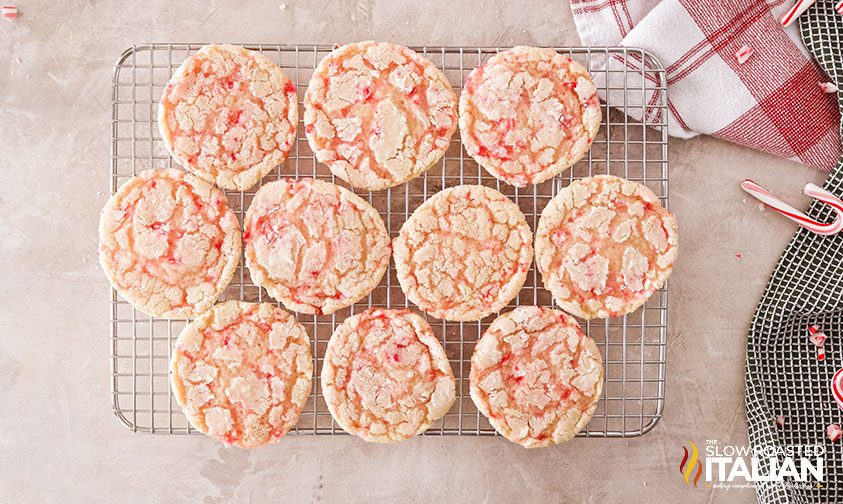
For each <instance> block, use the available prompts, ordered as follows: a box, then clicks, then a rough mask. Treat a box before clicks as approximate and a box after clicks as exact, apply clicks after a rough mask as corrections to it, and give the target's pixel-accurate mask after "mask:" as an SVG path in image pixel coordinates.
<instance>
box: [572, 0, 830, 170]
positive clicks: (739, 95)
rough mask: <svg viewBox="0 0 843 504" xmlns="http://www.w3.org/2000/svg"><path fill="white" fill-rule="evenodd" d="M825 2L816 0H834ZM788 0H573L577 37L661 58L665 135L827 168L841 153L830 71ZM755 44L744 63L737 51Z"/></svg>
mask: <svg viewBox="0 0 843 504" xmlns="http://www.w3.org/2000/svg"><path fill="white" fill-rule="evenodd" d="M832 1H833V0H819V2H832ZM791 6H792V3H791V2H787V1H786V0H766V1H763V0H730V1H728V2H723V1H722V0H571V7H572V10H573V13H574V21H575V23H576V26H577V31H579V34H580V38H581V39H582V42H583V44H585V45H589V46H616V45H622V46H627V47H640V48H642V49H646V50H648V51H649V52H651V53H653V54H654V55H655V56H656V57H657V58H658V59H659V60H661V62H662V64H663V65H664V68H665V70H666V75H667V85H668V104H667V105H668V112H669V121H668V133H669V134H670V135H672V136H677V137H680V138H690V137H693V136H696V135H699V134H700V133H704V134H707V135H713V136H716V137H718V138H722V139H724V140H728V141H731V142H735V143H737V144H741V145H745V146H747V147H751V148H753V149H757V150H761V151H765V152H769V153H771V154H775V155H776V156H780V157H784V158H789V159H793V160H795V161H800V162H802V163H805V164H807V165H810V166H814V167H817V168H820V169H822V170H831V168H832V167H834V165H835V164H836V162H837V160H838V159H839V158H840V110H839V108H838V107H837V96H836V95H835V94H824V93H823V92H822V90H821V89H820V86H819V83H821V82H829V78H828V77H827V76H826V75H825V74H824V73H823V72H822V70H821V69H820V68H819V67H818V66H817V64H816V63H815V62H814V61H813V59H811V57H810V55H809V54H808V52H807V50H806V49H805V47H804V45H803V44H802V41H801V39H800V37H799V32H798V29H797V26H796V23H794V24H792V25H791V26H789V27H788V28H782V26H781V24H779V21H778V19H779V18H780V17H781V16H782V15H783V14H784V13H786V12H787V10H788V9H789V8H790V7H791ZM744 46H748V47H749V48H751V49H752V50H753V51H754V52H753V54H752V56H750V57H749V59H747V60H746V61H745V62H744V63H743V64H741V63H739V62H738V58H737V57H736V56H735V54H736V53H737V52H738V51H739V50H740V49H741V48H743V47H744Z"/></svg>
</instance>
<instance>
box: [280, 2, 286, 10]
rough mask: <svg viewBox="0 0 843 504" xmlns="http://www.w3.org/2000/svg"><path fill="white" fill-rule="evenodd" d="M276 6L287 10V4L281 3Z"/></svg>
mask: <svg viewBox="0 0 843 504" xmlns="http://www.w3.org/2000/svg"><path fill="white" fill-rule="evenodd" d="M278 8H279V9H281V10H287V4H285V3H282V4H281V5H279V6H278Z"/></svg>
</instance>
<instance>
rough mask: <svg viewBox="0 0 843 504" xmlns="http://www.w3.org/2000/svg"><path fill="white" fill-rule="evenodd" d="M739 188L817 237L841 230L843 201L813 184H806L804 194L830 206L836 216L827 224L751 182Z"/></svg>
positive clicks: (747, 180) (842, 224)
mask: <svg viewBox="0 0 843 504" xmlns="http://www.w3.org/2000/svg"><path fill="white" fill-rule="evenodd" d="M741 188H743V190H744V191H746V192H747V193H749V195H750V196H752V197H753V198H755V199H757V200H759V201H761V202H762V203H764V204H765V205H767V206H768V207H770V208H772V209H773V210H775V211H777V212H779V213H780V214H782V215H784V216H785V217H787V218H788V219H790V220H792V221H794V222H796V223H797V224H799V225H800V226H802V227H804V228H805V229H807V230H808V231H811V232H813V233H816V234H818V235H824V236H827V235H833V234H837V233H839V232H840V231H841V230H843V201H841V200H840V198H838V197H836V196H835V195H833V194H831V193H830V192H828V191H826V190H825V189H822V188H820V187H817V186H816V185H815V184H806V185H805V189H804V192H805V194H807V195H808V196H810V197H812V198H814V199H817V200H819V201H822V202H823V203H826V204H828V205H831V207H832V208H834V212H835V213H836V214H837V215H836V216H835V217H834V221H832V222H830V223H828V224H825V223H822V222H818V221H815V220H814V219H812V218H810V217H808V216H807V215H805V214H804V213H802V212H800V211H799V210H797V209H795V208H793V207H792V206H790V205H788V204H787V203H785V202H784V201H782V200H780V199H778V198H776V197H775V196H773V195H772V194H770V192H769V191H767V190H766V189H764V188H763V187H761V186H760V185H758V184H757V183H755V182H754V181H752V180H749V179H746V180H744V181H743V182H741Z"/></svg>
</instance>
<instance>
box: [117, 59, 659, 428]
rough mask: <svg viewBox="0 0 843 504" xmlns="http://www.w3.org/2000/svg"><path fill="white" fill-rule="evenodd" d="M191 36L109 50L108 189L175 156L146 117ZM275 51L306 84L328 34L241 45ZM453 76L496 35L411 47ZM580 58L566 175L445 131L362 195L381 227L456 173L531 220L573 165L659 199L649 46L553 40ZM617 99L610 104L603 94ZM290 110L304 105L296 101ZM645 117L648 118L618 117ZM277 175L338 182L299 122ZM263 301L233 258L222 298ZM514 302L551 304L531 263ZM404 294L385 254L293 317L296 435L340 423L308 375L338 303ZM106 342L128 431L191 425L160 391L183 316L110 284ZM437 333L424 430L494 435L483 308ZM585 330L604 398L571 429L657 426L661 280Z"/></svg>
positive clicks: (238, 201) (437, 327) (238, 202)
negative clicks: (297, 328) (438, 355)
mask: <svg viewBox="0 0 843 504" xmlns="http://www.w3.org/2000/svg"><path fill="white" fill-rule="evenodd" d="M201 46H202V44H169V43H160V44H143V45H135V46H132V47H131V48H129V49H127V50H126V51H125V52H124V53H123V54H122V55H121V56H120V58H119V59H118V60H117V62H116V64H115V67H114V71H113V83H112V84H113V85H112V146H111V150H112V152H111V166H110V177H111V178H110V182H111V192H112V193H114V191H115V190H116V188H117V187H119V186H120V185H121V184H122V183H123V182H125V181H126V180H127V179H128V178H130V177H132V176H134V175H136V174H137V173H138V172H140V171H142V170H145V169H148V168H152V167H158V168H160V167H173V166H175V163H173V161H172V160H171V158H170V156H169V155H168V153H167V151H166V148H165V147H164V144H163V141H162V139H161V137H160V135H159V132H158V126H157V124H156V117H157V112H156V111H157V106H158V99H159V97H160V95H161V93H162V92H163V89H164V86H165V85H166V84H167V81H168V80H169V78H170V76H171V75H172V73H173V72H174V71H175V69H176V68H177V67H178V66H179V65H180V64H181V62H182V61H183V60H184V59H185V58H186V57H187V56H188V55H190V54H192V53H193V52H194V51H196V50H197V49H199V48H200V47H201ZM245 47H247V48H249V49H252V50H257V51H260V52H262V53H264V54H266V55H267V56H269V57H270V58H272V59H274V60H275V61H276V62H277V63H278V64H279V65H280V66H281V67H282V68H284V70H285V72H286V73H287V74H288V75H289V76H290V78H291V79H293V80H294V81H295V83H296V86H297V89H298V94H299V99H301V98H302V97H303V95H304V90H305V89H306V87H307V83H308V80H309V79H310V76H311V74H312V71H313V69H314V67H315V66H316V64H317V63H318V62H319V60H321V59H322V58H323V57H324V56H325V55H326V54H328V52H330V50H331V47H330V46H288V45H270V44H261V45H246V46H245ZM414 49H415V50H417V51H418V52H420V53H422V54H424V55H425V56H426V57H427V58H429V59H430V60H431V61H433V63H434V64H436V65H437V66H438V67H439V68H440V69H442V70H443V71H444V72H445V75H446V76H447V77H448V79H449V80H450V81H451V83H452V84H453V86H454V89H455V90H457V91H458V90H460V89H462V85H463V82H464V80H465V78H466V77H467V75H468V73H469V72H470V71H471V70H472V69H473V68H474V67H476V66H478V65H480V64H482V63H483V62H485V60H487V59H488V58H489V57H490V56H491V55H493V54H495V53H496V52H498V51H500V50H501V49H503V48H499V47H486V48H460V47H417V48H414ZM557 51H559V52H560V53H562V54H565V55H568V56H569V57H572V58H574V59H575V60H577V61H579V62H581V63H582V64H584V65H585V66H586V67H587V68H588V69H589V70H590V71H591V73H592V75H593V76H594V77H595V82H596V83H597V85H598V88H599V91H600V94H601V97H602V98H603V103H602V112H603V126H602V127H601V129H600V133H599V134H598V136H597V138H596V139H595V140H594V142H593V145H592V148H591V150H590V152H589V153H588V157H587V158H585V159H584V160H582V161H581V162H580V163H578V164H577V165H576V166H574V167H573V168H572V169H571V170H569V171H568V172H566V173H565V174H563V175H561V176H559V177H556V178H555V179H553V180H551V181H547V182H545V183H543V184H540V185H538V186H531V187H527V188H523V189H516V188H513V187H511V186H508V185H506V184H501V183H500V182H499V181H498V180H497V179H495V178H493V177H492V176H490V175H489V174H488V173H486V172H485V171H484V170H483V169H482V168H481V167H480V166H479V165H477V163H476V162H474V160H473V159H471V157H470V156H468V155H467V154H466V152H465V150H464V149H463V148H462V145H461V144H460V140H459V133H458V132H457V134H455V135H454V138H453V139H452V141H451V145H450V148H449V149H448V151H447V153H446V154H445V156H444V157H443V159H442V161H441V162H440V163H438V164H437V165H435V166H434V167H432V168H431V169H430V170H429V171H428V172H427V173H426V174H424V175H423V176H421V177H419V178H417V179H415V180H413V181H411V182H409V183H407V184H405V185H402V186H399V187H394V188H392V189H389V190H387V191H381V192H376V193H363V194H361V195H362V196H363V197H364V198H367V199H368V201H369V202H370V203H371V204H372V205H373V206H374V207H375V208H376V209H378V211H379V212H380V214H381V216H382V217H383V219H384V221H385V223H386V225H387V228H388V230H389V232H390V235H391V236H392V237H394V236H395V235H396V233H397V231H398V230H399V228H400V226H401V224H403V222H404V221H405V220H406V219H407V218H408V217H409V215H410V214H411V213H412V211H413V210H414V209H415V208H416V207H417V206H418V205H419V204H421V203H422V202H423V201H424V200H425V199H426V198H427V197H428V196H430V195H432V194H434V193H436V192H437V191H439V190H441V189H442V188H445V187H450V186H454V185H458V184H483V185H486V186H489V187H493V188H496V189H497V190H499V191H501V192H503V193H504V194H506V195H507V196H509V197H510V198H511V199H512V200H513V201H515V202H516V203H517V204H518V205H519V207H520V208H521V210H522V211H523V212H524V214H525V216H526V217H527V221H528V222H529V223H530V224H531V226H532V229H534V230H535V228H536V224H537V221H538V217H539V215H540V213H541V210H542V209H543V208H544V206H545V205H546V204H547V202H548V201H549V200H550V199H551V198H552V197H553V196H554V195H555V194H556V193H557V190H558V189H559V188H561V187H564V186H566V185H568V184H569V183H570V182H571V181H573V180H574V179H576V178H581V177H584V176H588V175H593V174H600V173H612V174H615V175H619V176H622V177H624V178H627V179H630V180H635V181H637V182H640V183H643V184H645V185H647V186H649V187H650V188H651V189H652V190H653V191H654V192H655V193H656V195H658V196H659V198H660V199H661V201H662V203H663V204H665V205H667V199H668V173H667V167H668V158H667V97H666V84H665V75H664V70H663V68H662V66H661V64H660V63H659V62H658V61H657V60H656V59H655V58H654V57H653V56H652V55H650V54H649V53H647V52H646V51H643V50H639V49H631V48H557ZM607 104H608V106H609V107H614V108H617V109H618V110H609V107H607ZM299 106H300V114H299V116H300V117H301V115H302V114H301V110H303V107H302V105H301V103H300V105H299ZM627 114H630V115H632V116H635V117H639V118H640V117H647V125H648V126H647V127H645V126H644V125H642V123H641V122H639V121H634V120H631V119H629V117H628V116H627ZM280 177H314V178H319V179H324V180H329V181H332V182H335V183H337V182H338V183H340V184H343V185H344V182H342V181H341V180H340V181H338V180H336V179H335V178H334V177H333V176H332V174H331V173H330V171H329V170H328V169H327V168H326V167H325V166H324V165H321V164H319V163H317V162H316V159H315V158H314V156H313V154H312V152H311V150H310V148H309V147H308V144H307V140H306V137H305V135H304V127H303V125H301V124H300V125H299V127H298V130H297V138H296V143H295V146H294V148H293V151H292V153H291V155H290V157H289V159H288V160H287V161H286V162H285V163H284V164H282V165H281V166H279V167H277V168H276V169H275V171H274V172H273V173H272V174H270V175H268V176H267V177H266V178H265V179H264V182H267V181H270V180H275V179H277V178H280ZM257 189H258V188H257V187H255V188H253V189H252V190H250V191H244V192H236V191H227V197H228V200H229V204H230V205H231V208H232V209H233V210H234V211H235V212H236V214H237V215H238V217H239V218H240V219H241V222H242V218H243V214H244V212H245V210H246V208H248V205H249V202H250V201H251V198H252V197H253V195H254V194H255V192H256V191H257ZM226 299H240V300H246V301H257V302H261V301H267V302H274V301H273V300H272V299H271V298H270V297H269V296H268V295H267V294H266V292H265V291H264V290H263V289H260V288H258V287H256V286H255V285H254V284H252V283H251V281H250V278H249V275H248V273H247V272H246V270H245V267H244V265H243V262H242V260H241V264H240V266H239V268H238V271H237V272H236V274H235V276H234V280H233V281H232V283H231V285H230V286H229V287H228V289H227V290H226V292H225V294H224V296H223V298H222V300H226ZM520 304H530V305H533V304H538V305H552V304H553V302H552V299H551V296H550V294H549V293H548V292H547V291H546V290H544V288H543V287H542V285H541V279H540V277H539V275H538V273H537V272H536V270H535V268H534V267H533V268H532V269H531V270H530V272H529V274H528V278H527V281H526V283H525V285H524V287H523V289H522V290H521V292H520V294H519V296H518V297H517V298H516V299H515V300H514V301H513V302H512V303H510V306H509V307H508V308H507V309H506V310H509V309H511V308H512V307H514V306H518V305H520ZM371 306H388V307H406V306H409V303H408V302H407V300H406V299H405V298H404V295H403V293H402V291H401V289H400V287H399V284H398V281H397V278H396V276H395V271H394V269H393V267H392V265H390V268H389V270H388V271H387V273H386V275H384V279H383V280H382V282H381V284H380V285H379V286H378V287H377V288H376V289H375V290H374V291H373V292H372V293H371V294H370V295H369V296H368V297H367V298H366V299H365V300H364V301H362V302H360V303H357V304H356V305H354V306H352V307H349V308H347V309H345V310H342V311H340V312H337V313H335V314H333V315H327V316H312V315H301V314H299V315H298V316H297V318H298V320H299V321H300V322H301V323H302V324H303V325H304V326H305V327H306V328H307V330H308V332H309V333H310V337H311V339H312V350H313V356H314V361H315V366H314V367H315V377H314V380H313V390H312V393H311V397H310V398H309V400H308V403H307V404H306V405H305V408H304V411H303V412H302V414H301V417H300V420H299V422H298V425H297V426H296V427H295V429H294V431H293V432H295V433H298V434H339V433H342V430H341V429H340V428H339V427H338V426H337V425H336V424H335V423H334V422H333V420H332V418H331V416H330V413H329V412H328V410H327V407H326V405H325V403H324V400H323V398H322V395H321V389H320V385H319V372H320V370H321V365H322V356H323V355H324V353H325V348H326V345H327V342H328V339H329V338H330V336H331V334H332V332H333V330H334V328H335V327H336V326H337V324H338V323H341V322H342V320H344V319H345V318H346V317H347V316H349V315H350V314H354V313H359V312H360V311H362V310H364V309H366V308H368V307H371ZM109 317H110V327H111V329H110V332H111V335H110V344H111V398H112V404H113V409H114V413H115V414H116V415H117V417H118V418H119V419H120V420H121V422H122V423H123V424H125V425H126V426H127V427H129V428H130V429H132V430H133V431H135V432H144V433H153V434H187V433H195V432H196V430H195V429H193V428H192V427H191V426H190V425H189V423H188V422H187V420H186V418H185V417H184V415H183V414H182V413H181V410H180V408H179V406H178V404H177V403H176V401H175V399H174V398H173V396H172V394H171V393H170V388H169V375H168V372H169V369H168V362H169V359H170V351H171V348H172V346H173V343H174V341H175V339H176V337H177V336H178V334H179V332H180V331H181V329H182V328H183V327H184V326H185V324H186V321H185V320H169V319H156V318H153V317H150V316H149V315H146V314H144V313H142V312H139V311H136V310H134V309H133V308H132V307H131V306H130V305H129V304H128V303H127V302H126V301H125V300H123V299H122V298H121V297H120V296H119V295H118V294H117V293H116V292H115V291H114V290H112V291H111V299H110V302H109ZM426 318H427V320H428V322H430V324H431V326H432V327H433V330H434V332H435V333H436V335H437V336H438V337H439V339H440V341H442V343H443V345H444V347H445V349H446V352H447V354H448V357H449V358H450V360H451V364H452V366H453V369H454V375H455V378H456V380H457V399H456V401H455V403H454V405H453V407H452V408H451V410H450V411H449V412H448V413H447V414H446V415H445V417H444V418H443V419H441V420H440V421H438V422H437V423H436V424H435V425H434V426H432V427H431V428H430V429H429V430H428V431H427V432H426V434H428V435H437V434H440V435H441V434H451V435H454V434H456V435H494V434H495V430H494V429H493V428H492V427H491V425H490V424H489V423H488V421H487V420H486V418H485V417H483V416H482V415H481V414H480V413H479V411H478V410H477V408H476V407H475V406H474V404H473V402H472V401H471V398H470V397H469V384H468V374H469V368H470V358H471V354H472V351H473V347H474V343H475V341H476V340H477V338H478V337H479V336H480V335H481V334H482V333H483V331H484V330H485V329H486V327H488V325H489V323H490V322H491V321H492V320H493V319H494V315H493V316H490V317H487V318H486V319H484V320H483V321H480V322H445V321H442V320H438V319H433V318H430V317H426ZM584 330H585V332H586V333H587V334H589V335H590V336H591V337H592V338H594V339H595V341H596V342H597V343H598V346H599V347H600V349H601V353H602V355H603V359H604V365H605V369H606V377H605V383H604V389H603V390H604V391H603V397H602V399H601V400H600V402H599V404H598V406H597V409H596V412H595V413H594V416H593V418H592V420H591V422H590V423H589V424H588V426H587V427H586V428H585V430H584V431H583V432H581V433H580V434H579V435H580V436H587V437H632V436H638V435H641V434H643V433H645V432H647V431H649V430H650V429H652V428H653V426H655V424H656V423H657V422H658V420H659V418H661V414H662V408H663V404H664V381H665V337H666V332H667V289H666V287H665V288H664V289H661V290H659V291H657V292H656V293H655V295H654V296H653V297H652V298H651V299H650V300H649V301H648V302H647V303H646V305H645V306H644V307H642V308H641V309H639V310H638V311H636V312H635V313H632V314H629V315H627V316H625V317H620V318H613V319H608V320H596V321H592V322H589V323H585V324H584Z"/></svg>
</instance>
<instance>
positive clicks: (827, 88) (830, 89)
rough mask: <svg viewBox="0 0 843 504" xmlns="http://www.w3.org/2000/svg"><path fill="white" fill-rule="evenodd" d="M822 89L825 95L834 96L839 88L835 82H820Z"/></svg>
mask: <svg viewBox="0 0 843 504" xmlns="http://www.w3.org/2000/svg"><path fill="white" fill-rule="evenodd" d="M817 84H819V86H820V89H822V92H823V93H825V94H832V93H836V92H837V86H835V85H834V83H833V82H818V83H817Z"/></svg>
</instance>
